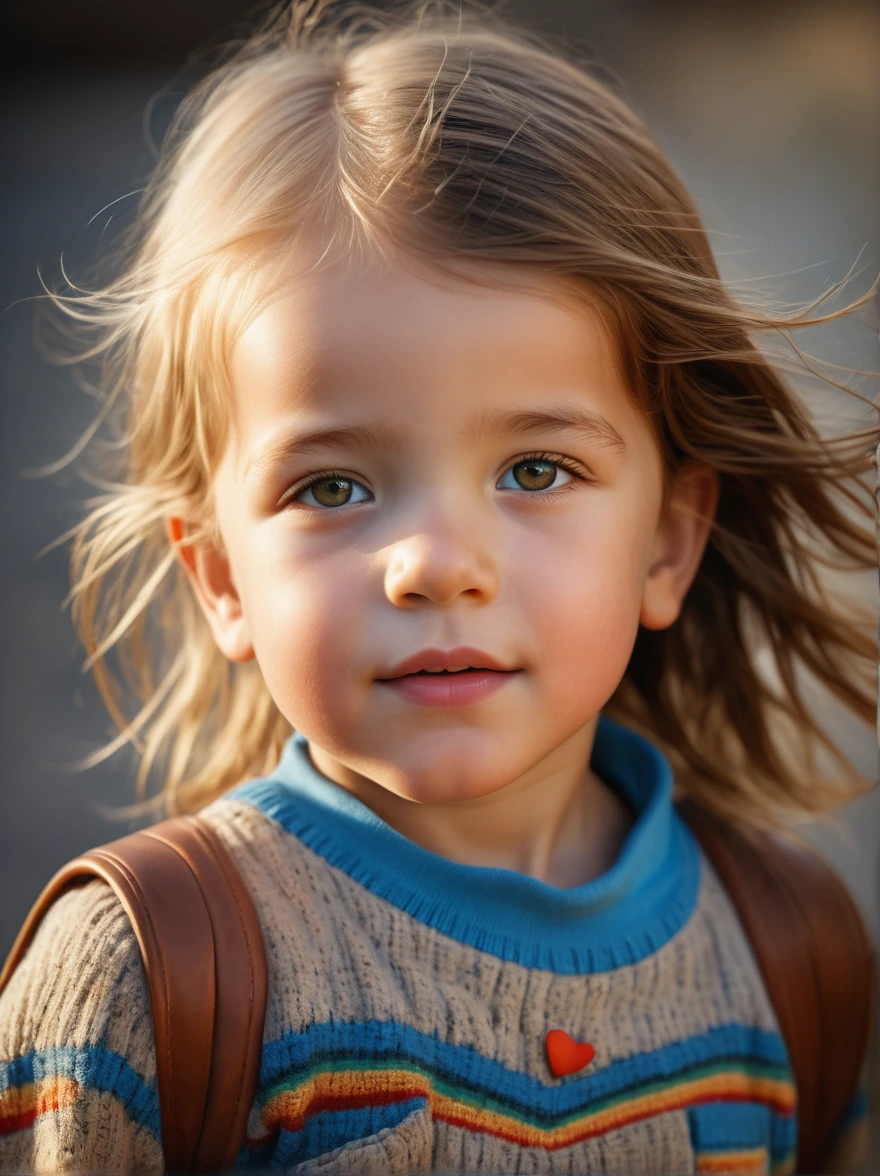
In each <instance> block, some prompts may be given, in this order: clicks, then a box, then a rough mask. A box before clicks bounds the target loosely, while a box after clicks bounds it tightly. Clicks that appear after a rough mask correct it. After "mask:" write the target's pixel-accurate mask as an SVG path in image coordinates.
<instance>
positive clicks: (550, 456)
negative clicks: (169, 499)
mask: <svg viewBox="0 0 880 1176" xmlns="http://www.w3.org/2000/svg"><path fill="white" fill-rule="evenodd" d="M528 461H544V462H547V464H548V465H555V466H559V468H560V469H563V470H565V472H566V473H568V474H571V475H572V476H573V477H575V478H577V480H578V481H579V482H591V481H592V479H591V478H590V477H589V476H588V475H587V474H585V473H584V472H583V467H582V466H580V465H579V464H578V463H576V462H574V461H573V460H572V459H571V458H569V457H565V456H564V455H563V454H561V453H546V452H542V453H524V454H523V455H522V457H518V458H517V459H516V461H513V462H511V463H510V465H509V466H507V468H506V469H505V470H504V471H503V472H502V474H501V477H504V474H506V473H508V472H509V471H510V470H512V469H513V468H514V466H518V465H522V464H523V463H524V462H528ZM331 478H341V479H344V480H345V481H346V482H357V483H358V485H361V486H362V485H363V483H362V482H361V481H360V480H359V479H357V478H352V477H351V475H350V474H346V473H345V472H344V471H342V470H320V471H318V472H317V473H314V474H308V475H307V476H306V477H305V478H303V479H302V481H301V482H296V483H294V485H293V486H291V487H290V489H289V490H287V491H286V492H285V493H284V495H283V496H282V498H281V500H280V502H279V503H278V505H279V507H288V506H290V505H291V504H292V503H294V502H295V501H296V499H297V498H298V497H299V495H300V494H303V493H305V491H306V490H308V488H309V486H314V485H315V484H316V483H317V482H323V481H325V480H329V479H331ZM570 486H571V483H570V482H566V484H565V485H564V486H558V487H556V489H555V490H535V491H532V492H529V491H528V490H525V491H523V493H524V494H527V495H528V496H529V497H530V498H557V497H559V496H561V495H563V494H566V493H568V491H569V488H570ZM350 505H354V506H359V505H360V503H344V504H343V505H342V506H336V507H329V506H328V507H324V508H319V507H309V508H308V509H310V510H318V511H319V513H320V512H321V510H322V509H323V512H324V513H327V514H333V513H335V512H336V511H340V510H344V509H345V507H346V506H350Z"/></svg>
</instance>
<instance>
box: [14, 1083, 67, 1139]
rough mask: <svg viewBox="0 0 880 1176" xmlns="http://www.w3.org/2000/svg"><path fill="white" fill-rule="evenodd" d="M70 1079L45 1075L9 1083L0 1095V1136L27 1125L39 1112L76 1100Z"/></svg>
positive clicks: (57, 1107) (63, 1105)
mask: <svg viewBox="0 0 880 1176" xmlns="http://www.w3.org/2000/svg"><path fill="white" fill-rule="evenodd" d="M76 1088H77V1084H76V1083H75V1082H74V1080H73V1079H72V1078H47V1079H45V1080H44V1081H42V1082H28V1083H26V1084H25V1085H24V1086H13V1087H12V1089H11V1090H6V1091H4V1092H3V1094H0V1135H11V1134H12V1133H13V1131H23V1130H24V1129H25V1128H26V1127H30V1126H31V1125H32V1124H33V1123H34V1122H35V1121H36V1120H37V1119H38V1118H39V1117H40V1115H48V1114H50V1113H51V1112H52V1111H58V1110H60V1109H61V1108H62V1107H69V1106H71V1105H72V1104H73V1102H74V1101H75V1099H76Z"/></svg>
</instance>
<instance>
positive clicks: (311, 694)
mask: <svg viewBox="0 0 880 1176" xmlns="http://www.w3.org/2000/svg"><path fill="white" fill-rule="evenodd" d="M363 583H364V579H363V577H362V576H361V575H360V574H359V570H358V568H357V565H356V564H353V561H352V557H351V553H350V552H342V553H339V554H338V555H337V557H336V558H335V559H329V558H327V559H311V560H303V561H299V560H291V559H283V558H282V559H278V558H277V557H275V558H273V559H271V560H267V561H266V563H265V564H264V565H263V568H262V574H261V575H257V563H255V564H254V566H253V567H252V568H251V575H250V587H251V592H250V598H249V600H248V617H249V623H250V628H251V635H252V640H253V644H254V651H255V654H256V659H257V662H258V664H259V666H260V670H261V672H262V675H263V677H264V679H265V681H266V685H267V687H268V689H269V692H270V693H271V695H272V697H273V699H274V700H275V703H276V705H277V706H278V708H279V710H280V711H281V712H282V714H283V715H284V716H285V718H286V719H287V720H288V721H289V722H290V723H291V724H292V725H293V726H294V727H297V728H299V727H304V728H307V729H315V728H316V726H317V727H319V726H321V725H322V722H324V721H327V720H329V719H331V718H332V717H333V716H336V717H337V718H338V717H340V716H341V715H342V713H343V712H344V711H346V709H347V708H348V707H350V705H351V695H352V691H351V689H350V687H351V685H352V673H353V661H354V659H353V658H352V653H353V652H354V651H356V650H357V649H358V648H359V646H360V645H362V644H363V634H364V633H365V632H366V631H367V629H366V620H367V617H366V612H367V595H366V592H365V591H363V592H362V591H360V590H359V585H362V584H363ZM349 717H350V716H349Z"/></svg>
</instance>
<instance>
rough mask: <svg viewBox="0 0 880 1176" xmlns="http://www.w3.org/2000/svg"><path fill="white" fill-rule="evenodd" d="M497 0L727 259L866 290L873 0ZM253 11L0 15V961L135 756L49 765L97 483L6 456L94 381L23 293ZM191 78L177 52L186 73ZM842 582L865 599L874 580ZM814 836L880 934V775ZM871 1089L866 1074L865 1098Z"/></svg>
mask: <svg viewBox="0 0 880 1176" xmlns="http://www.w3.org/2000/svg"><path fill="white" fill-rule="evenodd" d="M508 8H509V11H510V12H511V13H512V14H514V15H521V16H523V17H524V18H525V19H526V20H527V21H529V22H530V23H531V24H533V25H535V26H537V27H539V28H542V29H546V30H548V31H550V32H551V33H560V32H564V33H566V34H567V35H568V36H570V37H572V38H575V39H577V40H578V42H579V43H580V44H582V45H583V46H585V47H586V48H587V49H588V50H589V51H590V53H591V55H592V56H593V57H594V58H595V60H596V61H597V62H598V63H599V64H600V65H601V66H602V67H603V68H604V71H605V74H606V76H607V74H608V72H609V71H610V72H611V74H612V76H616V77H617V78H618V79H619V82H620V85H621V86H622V89H623V93H624V95H625V96H627V97H628V98H629V100H630V101H631V102H632V103H633V104H634V105H635V107H636V109H637V110H639V111H640V113H641V114H642V115H643V116H644V117H645V118H646V119H647V121H648V123H649V125H650V126H651V127H652V129H653V130H654V132H655V134H656V136H657V137H658V139H659V141H660V143H661V144H662V145H663V146H664V148H665V149H666V150H667V152H668V153H669V155H670V157H671V158H672V160H673V162H674V164H675V165H676V166H677V168H678V170H679V171H680V172H681V174H682V175H683V176H684V178H685V180H686V181H687V182H688V184H689V186H690V187H691V190H692V191H693V193H694V195H695V196H696V198H697V201H698V204H699V206H700V208H701V210H702V212H703V214H704V217H705V219H706V222H707V224H708V226H709V228H710V230H712V232H713V242H714V244H715V247H716V253H717V254H718V256H719V261H720V264H721V266H722V270H723V272H724V274H725V276H727V277H728V278H730V279H731V280H741V279H746V278H749V279H754V278H767V279H768V281H766V282H765V283H764V286H763V289H764V290H765V291H768V292H771V293H775V294H776V295H778V296H779V297H781V298H783V299H785V300H787V301H789V302H796V301H798V300H803V301H806V300H807V299H809V298H811V297H814V296H815V295H817V294H818V293H820V291H821V290H823V289H824V288H825V287H826V286H827V285H828V283H829V282H830V281H832V280H834V279H837V278H840V277H842V276H843V275H844V274H845V273H846V272H847V271H848V270H849V268H850V266H851V265H852V264H853V263H855V262H857V261H858V263H859V267H860V269H861V273H860V275H859V276H858V277H857V278H856V279H855V281H854V285H853V288H852V289H853V292H854V293H855V292H859V293H861V292H862V291H863V290H864V289H865V288H866V287H867V285H868V284H869V282H870V280H871V278H872V277H873V275H874V273H875V272H876V271H877V270H878V267H880V249H878V239H880V232H878V229H880V226H878V220H877V216H878V211H877V210H878V208H880V201H878V195H880V184H878V176H880V150H878V144H880V114H878V85H880V82H878V70H877V67H876V62H877V60H880V31H878V12H877V8H876V7H875V6H874V5H869V4H866V3H854V2H851V0H839V2H836V3H834V4H827V3H817V4H810V3H787V2H784V0H776V2H775V3H769V4H754V5H752V4H747V3H744V0H730V2H722V0H718V2H716V3H714V4H712V5H705V4H702V3H693V4H691V3H669V2H661V0H644V2H639V0H571V2H570V3H566V2H565V0H540V2H539V0H517V2H516V3H511V4H509V5H508ZM245 11H246V6H245V5H242V4H238V3H236V2H235V0H176V2H172V0H153V2H152V3H151V4H149V5H144V4H138V5H135V4H122V5H120V4H119V3H118V0H117V2H111V0H103V2H102V0H82V2H80V3H77V4H73V5H71V4H62V3H61V2H60V0H51V2H49V3H45V2H44V3H41V4H39V5H38V4H23V3H19V4H17V5H15V6H14V7H13V9H12V12H11V13H9V12H8V11H7V13H6V15H5V16H4V25H5V30H6V43H5V44H6V48H5V53H6V56H7V61H6V63H5V69H4V79H5V80H4V82H3V90H2V95H0V101H2V105H3V114H2V131H0V133H2V146H0V159H2V160H3V164H4V169H3V170H4V174H5V177H6V180H5V183H4V185H3V189H2V196H0V199H2V209H0V211H2V220H0V224H2V235H3V266H2V270H0V284H2V290H0V307H2V308H3V314H2V316H0V332H2V335H0V340H2V350H0V355H2V361H0V362H2V379H3V384H2V391H0V402H2V412H3V419H2V431H0V444H2V460H0V476H2V479H3V481H2V528H3V531H2V552H3V576H2V593H3V597H2V605H3V607H2V621H3V633H2V650H3V699H2V707H0V722H2V729H0V738H2V748H3V769H2V777H0V895H2V900H0V958H2V956H3V955H4V954H5V951H6V950H7V949H8V947H9V945H10V944H11V941H12V938H13V936H14V933H15V931H16V929H17V927H18V926H19V924H20V922H21V920H22V918H23V917H24V915H25V913H26V911H27V909H28V907H29V906H30V904H31V902H32V901H33V899H34V898H35V896H36V894H37V893H38V891H39V889H40V888H41V886H42V885H43V884H44V883H45V881H46V880H47V879H48V877H49V876H50V874H51V873H52V872H53V871H54V870H55V869H56V868H57V867H58V866H60V865H61V864H62V863H63V862H64V861H66V860H67V859H68V858H70V857H72V856H74V855H75V854H76V853H77V852H80V851H82V850H84V849H86V848H87V847H89V846H92V845H95V844H98V843H100V842H102V841H105V840H108V839H110V838H112V837H114V836H119V835H121V833H123V832H126V831H128V829H129V828H130V827H131V826H130V825H128V824H121V825H120V824H118V823H117V824H113V823H111V822H110V821H109V820H108V819H107V818H106V817H104V816H102V815H101V814H100V813H98V812H97V811H96V810H95V808H94V806H95V804H96V803H104V804H124V803H127V802H129V801H131V800H132V799H133V791H132V788H133V779H134V770H135V759H134V757H133V756H132V755H131V754H130V753H127V752H126V753H120V754H118V755H116V756H114V757H113V758H112V759H111V760H110V761H108V762H107V763H105V764H104V765H102V766H101V767H99V768H97V769H94V770H92V771H90V772H87V773H85V774H81V775H71V774H70V773H66V772H65V771H64V770H63V765H65V764H68V763H70V762H71V761H72V760H74V759H76V758H77V757H79V756H81V755H84V754H86V753H87V752H90V751H92V750H95V749H96V748H97V747H98V746H99V745H100V744H101V743H104V742H106V740H107V739H108V738H109V737H110V735H111V734H114V733H115V732H113V731H112V728H111V725H110V722H109V719H108V718H107V717H106V716H105V714H104V713H103V711H102V706H101V704H100V701H99V699H98V697H97V694H96V692H95V690H94V688H93V687H92V685H91V681H90V679H89V678H88V677H84V676H83V675H82V674H81V673H80V668H79V667H80V665H81V662H82V660H83V659H82V655H81V653H80V652H79V651H78V650H77V648H76V645H75V638H74V634H73V630H72V628H71V625H70V620H69V615H68V613H67V612H64V613H62V612H61V611H60V606H61V602H62V600H63V598H64V596H65V594H66V592H67V589H68V580H67V548H66V547H64V548H61V549H56V550H54V551H52V552H50V553H49V554H48V555H45V556H44V557H42V558H41V559H36V558H35V557H36V555H37V552H38V551H40V549H41V548H43V547H44V546H45V545H46V544H47V543H48V542H50V541H51V540H52V539H54V538H55V537H56V536H58V535H59V534H60V533H61V532H62V531H63V530H65V529H66V528H68V527H70V526H71V525H72V524H73V523H74V522H75V521H76V519H77V518H78V517H79V513H80V509H81V508H80V504H81V502H82V500H83V498H85V497H87V496H88V495H89V494H90V493H91V492H92V491H91V488H90V487H89V486H87V485H86V484H85V483H84V482H83V481H82V480H81V479H80V478H79V477H78V476H77V474H76V472H75V470H71V469H70V468H68V469H66V470H65V471H64V473H63V474H59V475H57V476H54V477H50V478H44V479H38V480H33V479H26V478H24V477H22V476H21V471H22V470H23V469H25V468H27V467H30V466H35V465H40V464H43V463H47V462H50V461H54V460H56V459H58V458H60V457H61V456H62V455H63V454H64V453H66V452H67V450H68V448H69V447H70V445H72V444H73V442H74V440H75V439H76V438H77V437H78V436H79V434H80V432H81V431H82V429H83V428H85V426H86V425H87V423H88V422H89V421H90V420H91V418H92V414H93V411H94V401H93V400H92V399H91V398H90V397H88V396H87V395H85V394H84V393H83V392H82V391H81V390H80V389H79V388H78V387H77V385H76V383H75V382H74V379H73V377H72V375H71V372H70V371H69V370H67V369H64V368H57V367H53V366H50V365H49V364H48V363H47V362H46V361H45V359H44V358H42V357H41V355H40V353H39V351H38V349H37V348H36V346H35V344H34V339H33V322H34V304H33V302H32V301H29V299H31V298H32V296H34V295H35V294H37V293H38V292H39V283H38V279H37V270H38V267H39V269H40V271H41V272H42V273H43V274H44V276H45V277H46V279H47V281H48V282H49V283H50V284H52V283H57V282H58V280H59V278H60V259H61V256H62V253H63V255H64V263H65V267H66V268H67V269H68V272H70V273H71V274H72V275H73V276H74V278H75V277H76V276H78V275H79V274H86V273H87V272H88V267H90V266H91V265H92V263H93V262H94V260H95V258H96V257H98V256H100V255H102V253H106V249H107V246H108V242H112V240H113V238H114V234H115V232H116V231H117V229H118V227H119V226H120V225H121V224H123V223H124V222H125V219H126V214H127V209H128V208H130V207H131V206H132V204H133V201H131V200H127V201H126V200H123V201H120V203H119V204H116V205H113V206H112V207H110V208H108V209H107V210H106V212H104V213H103V214H102V215H99V216H96V215H95V214H97V213H98V212H99V210H100V209H102V208H103V207H104V206H105V205H108V204H109V203H110V202H111V201H115V200H116V199H117V198H118V197H122V196H124V195H125V194H126V193H129V192H131V191H132V190H133V189H136V188H138V187H140V186H141V184H142V183H143V180H144V178H145V176H146V175H147V173H148V171H149V168H150V166H151V160H152V156H151V153H150V150H149V149H148V146H147V143H146V140H145V135H144V130H143V119H144V112H145V108H146V106H147V103H148V101H149V100H150V99H151V98H154V97H155V96H156V95H158V94H159V92H160V91H161V90H162V89H163V88H165V87H167V86H168V84H169V82H171V80H172V78H173V77H174V75H175V74H179V71H180V70H181V68H182V67H183V66H184V61H185V57H186V55H187V54H188V53H190V51H192V50H193V49H194V48H196V47H197V46H199V45H200V44H203V43H204V42H205V40H206V39H207V38H209V37H211V36H212V35H213V34H215V33H216V32H217V31H218V30H220V29H222V28H223V27H224V26H227V27H228V22H230V21H235V20H236V19H237V18H239V17H240V16H241V14H242V13H243V12H245ZM189 76H193V73H192V70H190V71H189V72H187V71H186V69H184V73H183V75H182V77H181V81H185V80H186V78H187V77H189ZM178 90H179V86H178V87H177V90H176V89H175V86H174V85H173V84H172V87H171V91H170V93H167V94H166V95H165V96H164V97H162V98H161V99H160V100H159V101H158V102H157V104H156V109H155V112H154V119H153V121H154V125H155V128H156V131H157V132H161V128H162V126H163V125H164V122H165V120H166V119H167V114H168V112H169V111H170V109H171V107H172V105H173V102H174V100H175V93H176V92H177V91H178ZM111 215H112V218H113V219H109V218H110V217H111ZM92 218H94V219H92ZM108 221H109V223H108ZM90 222H91V223H90ZM803 346H805V347H806V348H807V350H808V351H812V352H813V353H815V354H818V355H820V356H821V357H822V358H824V359H827V360H830V361H832V362H838V363H844V364H847V365H850V366H853V367H860V368H873V369H874V370H876V369H877V368H878V366H880V364H878V355H877V347H876V343H875V341H874V337H873V336H872V334H871V332H870V331H867V330H859V329H857V328H856V326H855V325H835V326H833V327H832V328H830V329H828V330H825V331H823V332H821V333H817V334H811V335H810V336H809V337H808V338H804V340H803ZM856 386H860V387H862V390H863V391H865V392H867V394H869V395H871V396H874V395H876V394H877V391H878V388H877V387H874V388H872V389H869V388H867V387H866V386H863V385H856ZM806 394H808V390H807V389H805V395H806ZM821 409H822V412H823V415H824V417H825V419H826V420H827V422H828V425H829V427H830V428H832V429H835V430H836V429H837V428H840V427H841V426H842V424H843V423H845V422H846V421H848V420H852V421H855V420H856V419H861V420H865V419H866V418H865V416H864V413H863V410H861V409H860V408H859V406H857V405H853V404H852V403H850V402H848V401H847V398H845V397H843V396H837V397H829V398H826V399H824V400H823V401H822V403H821ZM860 413H862V415H861V417H860V418H859V414H860ZM857 587H858V589H859V591H860V592H861V594H862V596H863V598H864V599H866V600H868V601H870V603H871V606H872V607H876V597H877V582H876V576H865V577H861V578H860V579H859V581H858V585H857ZM816 705H817V707H818V708H819V710H820V713H821V714H822V715H823V716H824V717H825V719H826V721H827V723H828V725H829V727H830V728H831V729H832V730H833V731H834V732H835V734H836V735H838V737H839V738H841V739H842V740H843V742H844V744H845V746H846V747H847V749H848V751H849V752H850V754H851V755H852V756H853V758H854V759H855V760H856V761H857V762H858V763H859V764H860V765H861V766H862V767H863V769H864V770H865V771H866V772H867V773H868V774H869V776H871V778H873V779H876V778H877V746H876V742H875V738H874V735H873V732H872V731H871V730H870V729H869V728H864V727H861V726H859V725H857V724H855V723H853V722H852V721H850V720H849V719H847V718H846V717H845V716H843V715H842V714H841V713H840V712H839V710H837V709H835V707H834V706H833V705H832V704H831V703H829V702H828V700H827V699H817V701H816ZM811 836H813V837H814V839H815V840H816V842H817V843H818V844H819V845H820V846H821V847H822V848H823V850H824V851H826V852H827V853H828V855H829V856H830V857H831V858H832V860H834V861H835V863H836V864H837V865H838V867H839V868H840V870H841V871H842V873H843V874H844V876H845V878H846V879H847V881H848V882H849V884H850V886H851V887H852V889H853V892H854V893H855V895H856V898H857V900H858V902H859V903H860V905H861V907H862V909H863V911H864V912H865V915H866V917H867V919H868V921H869V924H870V926H871V929H872V931H873V933H874V935H875V937H877V936H878V931H880V902H878V891H880V867H878V855H880V790H875V791H874V792H873V793H872V794H871V795H870V796H868V797H865V798H864V799H863V800H861V801H859V802H858V803H857V804H856V805H854V806H851V807H850V808H849V809H848V810H846V811H845V812H844V814H843V823H842V826H841V828H840V829H838V830H833V829H816V830H813V831H812V832H811ZM875 1069H876V1067H875ZM878 1087H880V1080H878V1079H875V1081H874V1090H875V1096H874V1097H875V1099H876V1098H877V1094H878ZM877 1114H880V1112H878V1111H877V1110H875V1115H877ZM877 1166H880V1157H878V1159H877Z"/></svg>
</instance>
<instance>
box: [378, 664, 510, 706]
mask: <svg viewBox="0 0 880 1176" xmlns="http://www.w3.org/2000/svg"><path fill="white" fill-rule="evenodd" d="M520 672H521V671H520V670H506V671H505V670H462V671H461V672H460V673H458V674H404V675H403V677H400V678H380V679H379V682H380V684H381V685H382V686H388V687H389V688H390V689H391V690H393V691H394V692H395V694H400V695H402V696H403V697H404V698H406V699H407V700H408V701H409V702H415V703H418V705H419V706H447V707H449V706H470V705H471V703H474V702H480V701H481V700H482V699H484V698H488V697H489V695H490V694H494V693H495V692H496V691H497V690H500V689H501V688H502V686H504V684H505V682H509V681H510V679H511V678H515V677H517V675H518V674H519V673H520Z"/></svg>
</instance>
